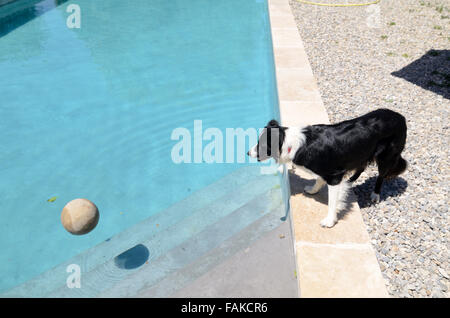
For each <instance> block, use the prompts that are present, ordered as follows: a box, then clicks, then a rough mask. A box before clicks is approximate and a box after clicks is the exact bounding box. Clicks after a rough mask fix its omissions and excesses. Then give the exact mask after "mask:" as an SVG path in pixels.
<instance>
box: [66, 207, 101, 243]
mask: <svg viewBox="0 0 450 318" xmlns="http://www.w3.org/2000/svg"><path fill="white" fill-rule="evenodd" d="M99 218H100V214H99V213H98V209H97V207H96V206H95V204H94V203H92V202H91V201H89V200H87V199H75V200H72V201H70V202H69V203H67V204H66V206H65V207H64V208H63V210H62V212H61V223H62V225H63V226H64V228H65V229H66V230H67V231H68V232H70V233H72V234H74V235H83V234H87V233H89V232H90V231H92V230H93V229H94V228H95V227H96V226H97V223H98V219H99Z"/></svg>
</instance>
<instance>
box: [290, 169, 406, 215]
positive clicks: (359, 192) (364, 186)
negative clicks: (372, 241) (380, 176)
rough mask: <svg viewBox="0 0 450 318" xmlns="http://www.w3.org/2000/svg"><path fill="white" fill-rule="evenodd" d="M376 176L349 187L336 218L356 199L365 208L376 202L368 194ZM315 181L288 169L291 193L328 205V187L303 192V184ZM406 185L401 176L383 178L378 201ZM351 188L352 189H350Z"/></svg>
mask: <svg viewBox="0 0 450 318" xmlns="http://www.w3.org/2000/svg"><path fill="white" fill-rule="evenodd" d="M376 179H377V177H370V178H368V179H366V180H365V181H364V182H363V183H361V184H357V185H355V184H353V186H352V187H351V188H350V190H349V193H348V196H347V200H346V201H345V207H344V208H343V209H342V210H341V211H340V212H339V214H338V218H339V219H343V218H345V216H346V215H347V214H348V213H349V212H350V211H351V209H350V208H351V205H352V203H353V202H355V201H357V202H358V204H359V207H360V208H365V207H368V206H371V205H374V204H376V203H373V202H372V201H371V199H370V194H371V193H372V191H373V189H374V188H375V181H376ZM315 182H316V180H315V179H305V178H302V177H300V176H298V175H297V174H295V173H293V172H292V171H289V183H290V189H291V195H297V194H302V195H304V196H305V197H308V198H313V199H314V200H316V201H317V202H320V203H322V204H324V205H326V206H328V188H327V186H325V187H323V188H322V189H321V190H320V191H319V192H318V193H316V194H308V193H306V192H305V186H312V185H313V184H314V183H315ZM407 187H408V183H407V182H406V180H405V179H403V178H401V177H396V178H394V179H391V180H385V181H384V182H383V187H382V188H381V193H380V201H384V200H386V199H387V198H389V197H396V196H399V195H401V194H402V193H403V192H405V190H406V188H407ZM352 190H353V191H352Z"/></svg>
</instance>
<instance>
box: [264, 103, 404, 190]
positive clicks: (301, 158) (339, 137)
mask: <svg viewBox="0 0 450 318" xmlns="http://www.w3.org/2000/svg"><path fill="white" fill-rule="evenodd" d="M275 126H278V127H279V128H280V130H282V131H283V134H279V135H280V139H279V143H280V149H281V146H282V143H283V141H284V131H285V129H286V128H284V127H280V126H279V125H278V123H276V124H275V123H274V121H271V122H269V125H268V127H271V128H274V127H275ZM406 130H407V128H406V121H405V118H404V117H403V116H402V115H401V114H399V113H397V112H394V111H391V110H389V109H378V110H375V111H372V112H370V113H368V114H366V115H363V116H361V117H358V118H355V119H351V120H347V121H343V122H341V123H338V124H334V125H311V126H307V127H305V128H304V129H303V133H304V134H305V136H306V142H305V144H304V145H303V146H301V147H300V148H299V149H298V151H297V153H296V154H295V157H294V159H293V163H294V164H296V165H299V166H303V167H305V168H307V169H309V170H311V171H312V172H314V173H315V174H317V175H319V176H320V177H322V178H323V179H324V180H325V181H326V182H327V184H329V185H337V184H339V183H341V181H342V180H343V177H344V175H345V174H346V173H347V172H348V171H355V173H354V175H353V176H352V177H351V178H350V179H349V181H351V182H352V181H355V180H356V179H358V177H359V175H360V174H361V173H362V172H363V171H364V169H365V168H366V166H367V165H368V164H369V163H370V162H376V163H377V165H378V172H379V176H378V178H377V181H376V185H375V190H374V192H375V193H376V194H380V190H381V185H382V183H383V180H384V179H385V178H390V177H395V176H397V175H399V174H401V173H402V172H403V171H405V169H406V167H407V162H406V161H405V160H404V159H403V158H402V157H401V152H402V151H403V148H404V147H405V142H406ZM270 131H273V129H269V130H267V133H268V135H269V136H268V137H267V139H268V140H269V139H270V138H274V136H270ZM281 137H282V138H281ZM269 144H270V143H269ZM258 148H259V143H258ZM269 150H270V149H269ZM272 157H273V156H272ZM275 159H277V158H275ZM262 160H263V159H262Z"/></svg>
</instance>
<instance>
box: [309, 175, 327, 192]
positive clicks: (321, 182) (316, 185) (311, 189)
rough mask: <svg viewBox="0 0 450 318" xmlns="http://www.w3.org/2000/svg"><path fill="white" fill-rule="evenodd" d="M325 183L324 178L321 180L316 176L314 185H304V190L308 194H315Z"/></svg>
mask: <svg viewBox="0 0 450 318" xmlns="http://www.w3.org/2000/svg"><path fill="white" fill-rule="evenodd" d="M325 184H326V182H325V180H323V179H322V178H321V177H318V178H317V179H316V183H314V185H313V186H312V187H311V186H305V192H306V193H309V194H316V193H317V192H319V191H320V189H322V187H323V186H324V185H325Z"/></svg>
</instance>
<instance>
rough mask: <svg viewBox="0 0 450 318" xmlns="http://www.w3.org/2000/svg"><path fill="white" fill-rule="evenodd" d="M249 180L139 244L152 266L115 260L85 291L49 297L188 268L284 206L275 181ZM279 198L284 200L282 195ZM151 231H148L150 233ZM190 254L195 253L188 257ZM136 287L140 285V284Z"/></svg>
mask: <svg viewBox="0 0 450 318" xmlns="http://www.w3.org/2000/svg"><path fill="white" fill-rule="evenodd" d="M249 181H251V183H249V184H247V185H245V186H242V187H240V188H236V189H234V191H232V192H228V193H225V194H224V195H223V196H222V197H220V198H218V199H217V200H216V201H215V202H213V203H212V204H210V205H208V206H204V207H202V208H200V209H198V210H197V211H195V212H194V213H192V214H190V215H189V216H188V217H186V218H184V219H182V220H180V222H178V223H176V224H173V225H172V226H170V227H168V228H167V229H165V230H163V231H156V228H154V230H155V233H154V234H152V235H147V239H146V240H142V241H140V242H139V246H141V248H143V250H146V251H148V257H149V258H148V263H147V262H146V261H145V260H144V262H142V264H139V265H140V266H139V268H130V269H124V268H120V267H118V266H117V265H118V264H117V263H118V262H117V258H115V259H112V260H110V261H108V262H106V263H104V264H102V265H101V266H99V267H97V268H96V269H94V270H92V271H90V272H88V273H85V274H83V280H84V282H85V283H84V285H83V288H81V289H68V288H67V287H65V286H63V287H62V288H59V289H58V290H56V291H55V292H52V293H50V294H49V295H47V296H58V297H93V296H96V295H98V294H99V293H101V291H103V290H106V289H109V288H113V287H114V286H116V285H117V284H119V285H121V286H122V283H121V281H122V280H124V279H126V278H127V277H128V276H129V275H133V273H134V272H136V271H138V272H141V271H142V270H144V269H147V268H148V269H151V270H150V271H151V272H152V276H149V275H146V276H145V281H146V282H147V283H152V284H153V283H155V282H157V281H158V280H160V279H162V278H163V277H165V276H166V275H168V274H170V273H172V272H173V271H174V270H176V269H179V268H181V267H182V266H184V265H185V263H186V262H190V261H192V260H193V258H192V257H194V259H195V257H197V255H199V253H204V252H205V251H206V250H208V249H211V248H213V247H214V246H216V245H217V244H219V243H220V241H222V240H224V239H226V238H227V236H228V235H232V233H234V232H235V231H239V230H240V229H241V228H242V227H245V226H247V225H248V224H250V223H251V222H253V221H254V220H256V219H258V218H260V217H262V216H263V215H264V214H266V213H268V211H270V210H271V205H274V202H276V204H275V205H274V206H275V207H278V206H279V205H280V204H281V199H278V200H275V201H274V200H273V198H272V196H273V195H274V193H278V192H280V189H279V188H278V187H276V186H275V189H272V190H270V189H271V188H273V187H274V184H273V181H274V180H273V178H270V177H269V178H268V177H267V176H260V177H258V178H256V179H252V180H249ZM255 181H256V182H255ZM250 185H252V186H250ZM268 189H269V191H268ZM279 196H280V197H281V193H280V195H279ZM231 214H233V215H234V217H232V218H231V219H230V220H233V219H234V224H235V227H234V228H233V229H226V230H225V231H221V230H219V229H218V228H217V224H219V225H220V224H221V223H222V222H223V219H224V218H228V216H229V215H231ZM148 231H149V230H148V229H147V233H148ZM205 233H207V234H205ZM174 249H175V251H183V252H184V253H178V252H177V253H173V252H172V253H171V252H170V251H173V250H174ZM205 249H206V250H205ZM186 253H191V254H190V255H189V256H188V255H187V254H186ZM125 258H126V256H125ZM131 261H132V260H131ZM180 266H181V267H180ZM142 278H143V277H142ZM139 280H141V279H139ZM133 285H134V286H135V287H136V286H138V284H137V282H134V283H133ZM127 286H128V285H126V284H125V285H124V287H123V288H135V287H133V286H128V287H127Z"/></svg>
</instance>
